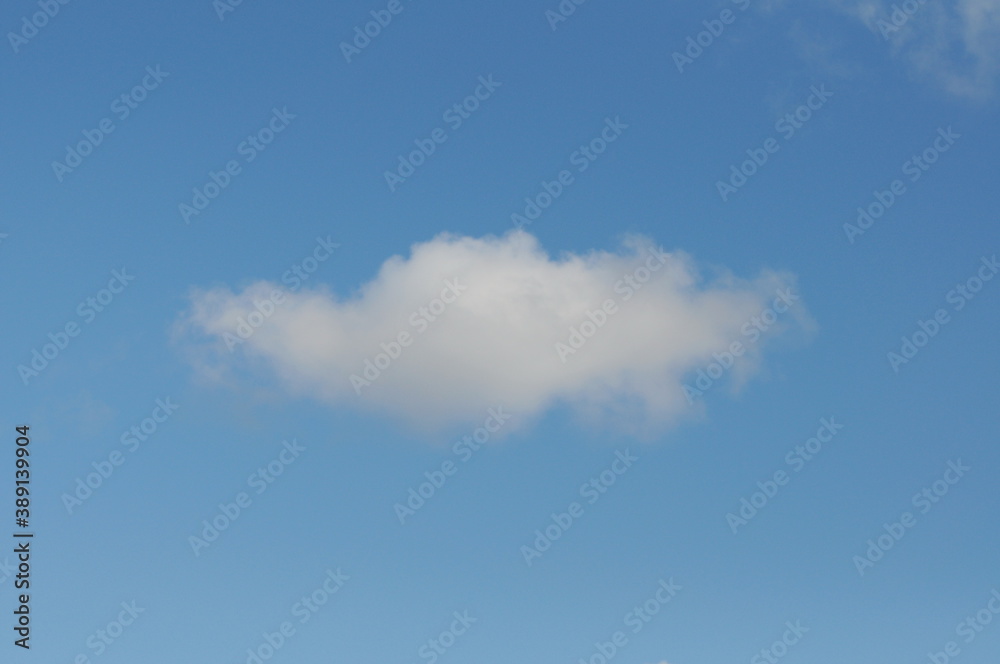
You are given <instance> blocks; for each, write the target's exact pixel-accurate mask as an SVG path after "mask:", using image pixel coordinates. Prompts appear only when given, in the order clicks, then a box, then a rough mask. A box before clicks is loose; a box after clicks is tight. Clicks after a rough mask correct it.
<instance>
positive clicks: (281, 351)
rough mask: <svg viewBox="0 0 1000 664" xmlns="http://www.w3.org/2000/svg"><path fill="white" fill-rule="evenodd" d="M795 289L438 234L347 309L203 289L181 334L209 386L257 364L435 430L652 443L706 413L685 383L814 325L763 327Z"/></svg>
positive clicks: (306, 294) (636, 259)
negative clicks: (201, 355) (503, 425)
mask: <svg viewBox="0 0 1000 664" xmlns="http://www.w3.org/2000/svg"><path fill="white" fill-rule="evenodd" d="M793 285H794V284H793V279H792V278H791V277H790V276H789V275H787V274H779V273H776V272H770V271H766V272H763V273H762V274H760V275H758V276H756V277H754V278H752V279H741V278H737V277H735V276H734V275H732V274H730V273H729V272H727V271H725V270H715V271H714V273H713V275H712V276H711V278H703V277H702V276H701V275H700V274H699V270H698V269H697V267H696V265H695V264H694V262H693V260H692V259H691V258H690V257H688V256H687V255H685V254H683V253H681V252H672V253H664V252H663V251H662V250H660V249H659V248H658V247H656V246H655V245H654V244H653V243H652V242H651V241H649V240H648V239H645V238H641V237H630V238H627V239H626V240H625V242H624V243H623V246H622V248H621V249H620V250H619V251H617V252H606V251H593V252H590V253H588V254H585V255H574V254H569V255H564V256H560V257H558V258H552V257H550V256H549V255H547V254H546V253H545V252H544V251H543V250H542V248H541V247H540V246H539V243H538V241H537V240H536V239H535V238H534V237H533V236H531V235H529V234H527V233H524V232H520V231H516V232H511V233H509V234H507V235H505V236H503V237H500V238H497V237H485V238H470V237H456V236H451V235H441V236H439V237H437V238H435V239H433V240H431V241H429V242H424V243H421V244H417V245H415V246H414V247H413V248H412V250H411V254H410V256H409V257H408V258H403V257H400V256H394V257H392V258H389V259H388V260H386V261H385V263H384V264H383V265H382V267H381V269H380V270H379V272H378V274H377V275H376V276H375V278H373V279H372V280H371V281H369V282H368V283H366V284H364V285H363V286H362V287H361V288H360V289H359V290H358V291H357V292H356V293H354V294H353V295H351V296H350V297H346V298H341V297H338V296H336V295H335V294H333V293H331V292H329V291H328V290H326V289H322V288H320V289H314V290H302V291H297V292H288V291H281V290H280V289H281V287H280V286H279V285H277V284H274V283H269V282H258V283H255V284H253V285H251V286H249V287H248V288H246V289H244V290H243V291H242V292H239V293H234V292H232V291H231V290H229V289H227V288H220V289H213V290H207V291H206V290H200V291H196V292H194V293H193V295H192V301H191V307H190V309H189V310H188V311H187V313H186V314H185V316H184V318H183V320H182V321H181V322H180V325H179V328H180V331H181V334H182V335H183V337H184V338H185V339H187V340H189V341H190V340H192V339H194V338H196V337H201V338H202V339H203V340H204V341H206V342H207V343H208V344H209V346H210V348H211V353H210V354H209V355H208V356H207V357H208V358H209V360H208V361H207V362H204V361H203V362H202V364H201V366H202V369H203V370H204V371H205V372H206V373H209V374H211V375H214V376H223V375H227V374H229V373H231V372H232V371H233V370H234V369H235V368H236V367H238V366H245V365H246V364H247V363H249V364H250V365H251V366H253V367H254V371H258V370H261V368H263V370H265V371H269V372H273V373H275V374H276V375H277V376H278V377H279V378H280V381H281V384H282V385H284V386H285V387H286V388H287V389H289V390H290V391H292V392H294V393H297V394H304V395H308V396H311V397H314V398H317V399H321V400H324V401H327V402H329V403H331V404H338V405H349V406H351V405H353V406H357V407H363V408H369V409H372V410H375V411H378V412H382V413H387V414H389V415H391V416H393V417H398V418H401V419H404V420H407V421H410V422H411V423H414V424H417V425H420V426H424V427H429V428H440V427H447V426H450V425H458V424H466V423H470V422H474V421H477V420H478V421H480V422H481V421H482V419H483V417H484V415H485V412H486V409H487V408H488V407H491V406H494V407H495V406H498V405H502V406H503V408H504V409H505V410H506V411H507V412H510V413H513V414H514V415H515V416H516V419H517V420H518V421H521V422H523V421H527V420H530V419H531V417H532V416H537V415H539V414H541V413H543V412H544V411H546V410H547V409H549V408H551V407H553V406H557V405H569V406H571V407H573V408H575V409H577V411H578V412H579V413H581V414H583V415H584V416H586V417H588V418H594V419H596V420H600V421H604V422H607V421H608V417H609V416H610V418H611V421H613V422H615V423H616V424H617V425H619V426H622V427H625V428H627V429H631V430H648V429H649V428H650V427H652V428H654V429H659V428H661V427H662V425H664V424H669V423H670V422H673V421H675V420H676V419H677V418H678V417H679V416H682V415H683V414H685V413H686V412H690V411H692V410H694V409H695V408H697V407H698V405H699V404H700V401H696V403H695V405H694V406H692V405H691V403H690V402H689V399H688V397H687V396H686V395H685V391H684V389H683V383H684V382H685V381H687V382H688V383H689V384H693V375H694V374H696V372H697V371H698V370H699V369H703V368H705V367H706V366H707V365H708V364H709V363H711V362H712V361H714V356H713V354H714V353H721V352H724V351H725V350H726V349H727V348H728V347H729V346H730V345H731V344H732V342H734V341H741V342H742V343H743V344H744V347H745V348H746V352H745V354H743V355H742V356H741V357H739V358H737V359H736V361H735V363H734V366H733V367H732V368H730V369H728V370H727V372H726V373H727V374H728V375H727V376H726V377H724V378H722V381H723V382H726V383H728V384H730V385H732V384H735V383H739V382H741V381H742V380H745V379H746V378H747V377H748V376H749V375H751V374H752V373H753V372H754V371H756V370H757V368H758V365H759V363H760V360H761V357H760V353H761V350H762V349H763V347H764V345H765V341H769V340H770V339H772V338H773V337H775V336H776V335H777V334H778V333H780V332H781V331H782V330H787V329H789V328H799V329H801V328H802V327H803V326H808V324H809V322H808V317H807V315H806V314H805V312H804V308H803V307H802V306H801V305H800V304H797V303H795V304H794V306H792V307H791V308H790V309H788V311H787V312H786V313H782V314H779V315H777V317H775V316H771V317H768V318H766V320H767V321H768V322H767V323H766V324H762V323H761V322H760V320H759V318H758V317H759V316H760V315H761V314H762V313H763V312H765V311H767V310H768V309H769V307H770V306H771V304H772V302H773V301H774V300H775V299H776V298H779V295H780V294H781V293H782V292H784V293H785V296H786V297H787V296H788V293H790V292H792V291H788V289H789V288H791V287H792V286H793ZM276 291H280V296H279V297H277V299H278V300H279V301H280V303H279V304H277V305H274V306H273V313H270V315H269V316H265V315H264V314H254V313H253V312H254V311H255V310H256V311H259V310H261V309H263V310H264V312H265V313H268V312H270V310H271V306H270V305H267V304H264V302H265V301H267V300H269V298H271V297H272V296H274V295H276V294H277V293H276ZM793 297H794V295H793ZM781 308H784V307H781ZM771 313H772V314H773V313H774V312H773V311H772V312H771ZM241 321H242V322H241ZM753 321H757V322H756V323H754V322H753ZM574 330H575V331H576V333H574ZM755 330H756V331H755ZM760 330H763V331H760ZM251 331H252V334H248V333H249V332H251ZM240 333H242V335H241V334H240ZM230 347H231V348H232V349H233V350H235V352H230Z"/></svg>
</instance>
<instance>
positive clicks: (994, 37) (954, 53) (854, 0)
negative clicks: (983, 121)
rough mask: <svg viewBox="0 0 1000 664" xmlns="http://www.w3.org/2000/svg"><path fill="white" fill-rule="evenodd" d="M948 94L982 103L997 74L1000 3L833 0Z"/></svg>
mask: <svg viewBox="0 0 1000 664" xmlns="http://www.w3.org/2000/svg"><path fill="white" fill-rule="evenodd" d="M832 2H833V4H834V5H835V6H837V7H838V8H840V9H841V10H842V11H845V12H847V13H849V14H851V15H853V16H855V17H856V18H858V19H859V20H861V21H862V22H864V24H865V25H866V26H868V28H869V29H870V30H871V31H872V32H874V33H875V34H877V35H879V36H880V37H881V38H884V39H885V40H886V42H887V43H888V45H889V48H890V49H891V51H892V53H893V54H894V55H895V56H896V57H898V58H900V59H901V60H902V61H904V62H906V63H907V64H908V65H909V66H910V67H911V68H912V70H913V72H914V73H916V74H917V75H919V76H922V77H925V78H928V79H930V80H932V81H934V82H935V83H937V84H938V85H940V86H941V87H942V88H943V89H944V90H946V91H947V92H949V93H951V94H954V95H958V96H961V97H966V98H972V99H983V98H986V97H990V96H992V95H993V94H994V93H995V92H996V82H997V77H998V75H1000V0H956V2H951V3H945V2H941V1H940V0H923V1H921V0H908V1H907V2H900V1H893V2H889V1H888V0H832Z"/></svg>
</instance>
